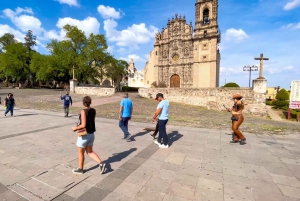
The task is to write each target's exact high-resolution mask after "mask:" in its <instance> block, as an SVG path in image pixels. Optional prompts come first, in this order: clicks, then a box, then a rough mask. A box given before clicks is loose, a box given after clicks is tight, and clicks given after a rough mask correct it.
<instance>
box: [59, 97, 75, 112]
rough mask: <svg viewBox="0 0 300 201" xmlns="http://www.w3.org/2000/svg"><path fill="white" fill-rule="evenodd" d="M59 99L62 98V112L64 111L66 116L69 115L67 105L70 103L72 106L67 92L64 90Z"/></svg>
mask: <svg viewBox="0 0 300 201" xmlns="http://www.w3.org/2000/svg"><path fill="white" fill-rule="evenodd" d="M60 99H61V100H64V105H63V108H64V113H65V117H68V116H69V107H70V105H71V106H72V98H71V96H70V95H69V92H66V95H64V96H61V95H60Z"/></svg>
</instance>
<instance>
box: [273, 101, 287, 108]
mask: <svg viewBox="0 0 300 201" xmlns="http://www.w3.org/2000/svg"><path fill="white" fill-rule="evenodd" d="M273 105H275V106H277V107H284V106H289V101H285V100H274V101H273Z"/></svg>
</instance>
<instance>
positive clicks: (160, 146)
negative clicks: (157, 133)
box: [159, 144, 169, 149]
mask: <svg viewBox="0 0 300 201" xmlns="http://www.w3.org/2000/svg"><path fill="white" fill-rule="evenodd" d="M159 148H164V149H167V148H169V145H168V144H167V145H164V144H161V145H159Z"/></svg>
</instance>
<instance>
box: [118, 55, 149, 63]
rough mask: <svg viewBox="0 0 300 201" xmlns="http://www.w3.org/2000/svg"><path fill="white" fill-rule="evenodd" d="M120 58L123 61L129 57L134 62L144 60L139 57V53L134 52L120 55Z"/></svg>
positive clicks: (128, 59)
mask: <svg viewBox="0 0 300 201" xmlns="http://www.w3.org/2000/svg"><path fill="white" fill-rule="evenodd" d="M120 59H122V60H124V61H128V62H129V61H130V59H133V61H134V62H136V61H145V60H144V59H143V58H141V57H140V56H139V55H136V54H130V55H128V56H127V58H126V57H120Z"/></svg>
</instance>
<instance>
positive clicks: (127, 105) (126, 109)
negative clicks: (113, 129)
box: [119, 93, 133, 141]
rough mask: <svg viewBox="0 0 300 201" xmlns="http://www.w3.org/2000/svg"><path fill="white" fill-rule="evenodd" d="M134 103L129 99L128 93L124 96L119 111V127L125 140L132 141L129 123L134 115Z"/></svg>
mask: <svg viewBox="0 0 300 201" xmlns="http://www.w3.org/2000/svg"><path fill="white" fill-rule="evenodd" d="M132 110H133V107H132V101H131V100H130V99H129V98H128V93H125V94H124V98H123V99H122V101H121V103H120V111H119V119H120V121H119V127H120V128H121V129H122V131H123V133H124V139H126V140H127V141H130V137H131V135H130V133H129V132H128V121H129V120H130V119H131V115H132Z"/></svg>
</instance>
